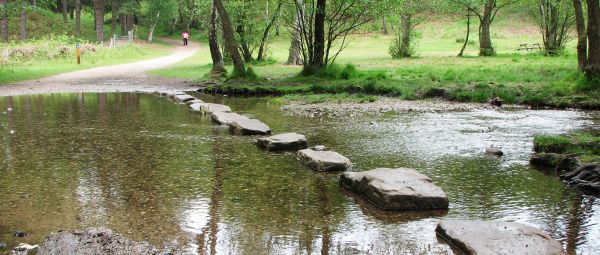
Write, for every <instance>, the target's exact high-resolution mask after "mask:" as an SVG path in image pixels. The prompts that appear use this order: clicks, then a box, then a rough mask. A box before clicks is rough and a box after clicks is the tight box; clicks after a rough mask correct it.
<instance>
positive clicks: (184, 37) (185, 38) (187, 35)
mask: <svg viewBox="0 0 600 255" xmlns="http://www.w3.org/2000/svg"><path fill="white" fill-rule="evenodd" d="M181 37H183V46H187V45H188V39H189V38H190V33H188V32H187V31H184V32H183V33H182V34H181Z"/></svg>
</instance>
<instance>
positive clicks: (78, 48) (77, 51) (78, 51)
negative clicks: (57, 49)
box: [75, 43, 81, 65]
mask: <svg viewBox="0 0 600 255" xmlns="http://www.w3.org/2000/svg"><path fill="white" fill-rule="evenodd" d="M75 55H77V64H78V65H81V49H80V46H79V43H78V44H77V50H76V54H75Z"/></svg>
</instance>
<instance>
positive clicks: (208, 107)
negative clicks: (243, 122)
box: [189, 103, 231, 114]
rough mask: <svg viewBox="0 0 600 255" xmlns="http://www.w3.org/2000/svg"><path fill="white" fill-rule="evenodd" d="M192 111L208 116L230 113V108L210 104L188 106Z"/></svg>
mask: <svg viewBox="0 0 600 255" xmlns="http://www.w3.org/2000/svg"><path fill="white" fill-rule="evenodd" d="M189 107H190V109H192V111H196V112H203V113H206V114H210V113H213V112H231V108H229V106H227V105H222V104H211V103H193V104H190V105H189Z"/></svg>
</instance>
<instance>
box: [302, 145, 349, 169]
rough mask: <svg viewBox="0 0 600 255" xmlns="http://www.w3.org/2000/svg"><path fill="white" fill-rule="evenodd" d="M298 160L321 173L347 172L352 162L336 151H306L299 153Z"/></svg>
mask: <svg viewBox="0 0 600 255" xmlns="http://www.w3.org/2000/svg"><path fill="white" fill-rule="evenodd" d="M298 160H299V161H300V162H301V163H302V164H304V165H306V166H308V167H309V168H310V169H312V170H315V171H320V172H333V171H346V170H348V169H350V167H351V166H352V162H350V160H349V159H348V158H346V157H344V156H342V155H341V154H339V153H337V152H334V151H315V150H312V149H304V150H300V151H298Z"/></svg>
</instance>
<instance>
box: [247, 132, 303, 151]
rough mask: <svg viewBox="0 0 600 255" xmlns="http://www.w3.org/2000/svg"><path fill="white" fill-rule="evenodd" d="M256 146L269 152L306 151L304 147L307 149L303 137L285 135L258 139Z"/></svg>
mask: <svg viewBox="0 0 600 255" xmlns="http://www.w3.org/2000/svg"><path fill="white" fill-rule="evenodd" d="M256 145H257V146H258V147H261V148H265V149H267V150H269V151H284V150H301V149H306V147H308V142H307V141H306V137H305V136H304V135H301V134H296V133H287V134H280V135H274V136H271V137H264V138H258V140H257V141H256Z"/></svg>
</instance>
